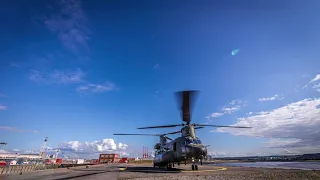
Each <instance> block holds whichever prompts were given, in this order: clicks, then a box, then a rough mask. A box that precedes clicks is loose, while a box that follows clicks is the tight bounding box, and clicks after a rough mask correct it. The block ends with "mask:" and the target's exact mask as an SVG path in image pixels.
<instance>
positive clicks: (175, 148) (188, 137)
mask: <svg viewBox="0 0 320 180" xmlns="http://www.w3.org/2000/svg"><path fill="white" fill-rule="evenodd" d="M197 92H198V91H196V90H186V91H179V92H176V96H177V99H178V104H179V105H180V106H179V109H180V110H181V118H182V121H184V122H185V123H182V124H174V125H164V126H150V127H140V128H137V129H153V128H170V127H178V126H182V128H181V130H180V131H175V132H170V133H165V134H114V135H146V136H159V137H160V142H159V143H157V144H156V145H155V146H154V149H156V152H155V157H154V160H153V167H154V168H155V167H159V168H161V167H165V168H166V169H167V170H169V169H171V168H172V167H174V165H175V164H178V165H180V163H184V164H185V165H186V164H192V165H191V169H192V170H198V165H197V162H199V163H200V164H201V165H202V162H203V160H204V159H206V157H207V147H208V146H210V145H204V144H203V143H202V141H201V140H200V139H199V138H198V137H197V136H196V133H195V129H201V128H204V127H228V128H251V127H243V126H223V125H209V124H196V123H193V124H192V123H191V111H190V110H191V107H192V105H193V104H194V98H195V95H196V93H197ZM178 133H181V136H180V137H178V138H176V139H171V138H169V137H168V136H167V135H172V134H178ZM167 140H171V141H170V142H167Z"/></svg>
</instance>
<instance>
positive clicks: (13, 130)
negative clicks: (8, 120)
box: [0, 126, 38, 133]
mask: <svg viewBox="0 0 320 180" xmlns="http://www.w3.org/2000/svg"><path fill="white" fill-rule="evenodd" d="M0 130H2V131H11V132H32V133H36V132H38V131H36V130H23V129H18V128H15V127H10V126H0Z"/></svg>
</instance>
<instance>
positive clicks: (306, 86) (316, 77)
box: [302, 74, 320, 89]
mask: <svg viewBox="0 0 320 180" xmlns="http://www.w3.org/2000/svg"><path fill="white" fill-rule="evenodd" d="M319 80H320V74H317V75H316V76H315V77H314V78H313V79H311V80H310V81H309V83H308V84H306V85H305V86H303V88H302V89H306V88H308V85H309V84H312V83H315V82H318V81H319Z"/></svg>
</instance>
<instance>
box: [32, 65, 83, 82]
mask: <svg viewBox="0 0 320 180" xmlns="http://www.w3.org/2000/svg"><path fill="white" fill-rule="evenodd" d="M84 76H85V73H84V72H83V71H82V70H81V69H80V68H77V69H73V70H65V71H60V70H54V71H52V72H49V73H48V72H44V71H38V70H31V71H30V74H29V79H30V80H32V81H35V82H44V83H50V84H52V83H56V84H69V83H80V82H83V81H84V80H83V78H84Z"/></svg>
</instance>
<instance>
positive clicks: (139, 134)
mask: <svg viewBox="0 0 320 180" xmlns="http://www.w3.org/2000/svg"><path fill="white" fill-rule="evenodd" d="M113 135H121V136H123V135H129V136H131V135H137V136H160V134H113Z"/></svg>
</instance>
